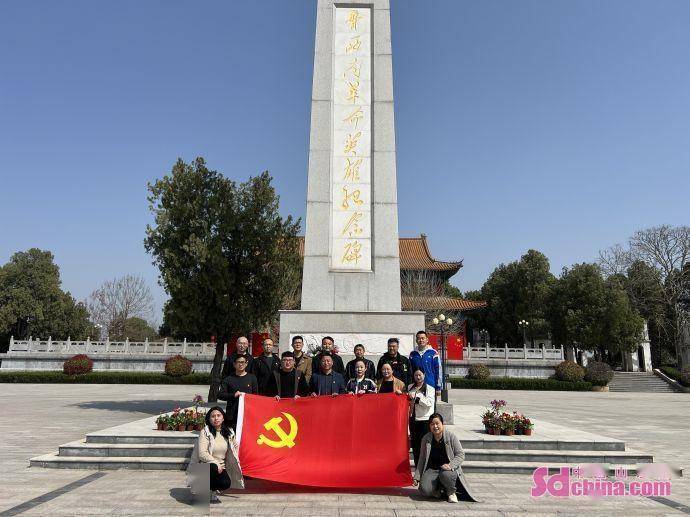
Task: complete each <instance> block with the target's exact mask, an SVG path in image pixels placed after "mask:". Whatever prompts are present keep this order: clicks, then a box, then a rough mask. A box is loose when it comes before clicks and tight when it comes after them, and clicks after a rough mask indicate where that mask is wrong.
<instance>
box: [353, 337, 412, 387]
mask: <svg viewBox="0 0 690 517" xmlns="http://www.w3.org/2000/svg"><path fill="white" fill-rule="evenodd" d="M364 352H365V350H364V345H362V344H359V345H355V358H354V359H353V360H352V361H350V362H348V363H347V366H346V367H345V382H347V381H349V380H350V379H354V378H355V377H357V373H356V372H355V362H356V361H358V360H360V359H361V360H362V361H364V366H365V367H366V371H365V372H364V377H365V378H367V379H371V380H372V381H373V380H374V379H375V378H376V367H375V366H374V362H373V361H371V360H369V359H367V358H366V357H364ZM394 375H395V374H394ZM401 380H402V379H401Z"/></svg>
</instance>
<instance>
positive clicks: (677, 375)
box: [659, 366, 690, 387]
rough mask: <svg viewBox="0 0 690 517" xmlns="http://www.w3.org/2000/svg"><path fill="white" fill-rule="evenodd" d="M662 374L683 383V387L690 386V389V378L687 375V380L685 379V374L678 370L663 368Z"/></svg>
mask: <svg viewBox="0 0 690 517" xmlns="http://www.w3.org/2000/svg"><path fill="white" fill-rule="evenodd" d="M659 370H661V371H662V372H664V373H665V374H666V375H667V376H668V377H671V379H674V380H676V381H678V382H679V383H681V384H682V385H683V386H688V387H690V379H689V378H688V376H687V374H686V378H685V379H684V378H683V373H682V372H681V371H680V370H679V369H678V368H675V367H673V366H662V367H660V368H659Z"/></svg>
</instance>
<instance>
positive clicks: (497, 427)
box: [489, 413, 501, 435]
mask: <svg viewBox="0 0 690 517" xmlns="http://www.w3.org/2000/svg"><path fill="white" fill-rule="evenodd" d="M489 434H491V435H499V434H501V416H500V415H497V414H495V413H494V415H493V416H492V417H491V420H490V421H489Z"/></svg>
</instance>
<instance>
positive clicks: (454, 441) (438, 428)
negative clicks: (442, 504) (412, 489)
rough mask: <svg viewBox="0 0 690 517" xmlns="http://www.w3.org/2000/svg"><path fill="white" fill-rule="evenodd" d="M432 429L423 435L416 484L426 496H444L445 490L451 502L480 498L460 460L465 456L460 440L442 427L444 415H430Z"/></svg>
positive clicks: (475, 500)
mask: <svg viewBox="0 0 690 517" xmlns="http://www.w3.org/2000/svg"><path fill="white" fill-rule="evenodd" d="M429 430H430V431H431V432H429V433H427V434H426V435H424V438H422V443H421V447H420V448H421V450H420V453H419V465H417V470H416V471H415V473H414V484H415V486H417V485H419V491H420V492H421V493H422V494H423V495H425V496H427V497H441V491H442V490H443V491H445V493H446V496H447V497H448V502H449V503H457V502H458V496H457V495H456V492H459V493H460V497H461V498H462V499H464V500H468V501H474V502H479V501H478V499H477V498H476V497H474V496H473V495H472V492H471V491H470V487H469V485H468V483H467V480H466V479H465V474H464V473H463V472H462V468H461V467H460V464H461V463H462V461H463V460H464V459H465V452H464V451H463V450H462V445H460V440H459V439H458V437H457V436H455V434H454V433H451V432H450V431H447V430H445V429H444V428H443V416H441V414H439V413H434V414H432V415H431V416H430V417H429Z"/></svg>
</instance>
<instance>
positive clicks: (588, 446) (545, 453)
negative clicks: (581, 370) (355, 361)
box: [30, 406, 653, 474]
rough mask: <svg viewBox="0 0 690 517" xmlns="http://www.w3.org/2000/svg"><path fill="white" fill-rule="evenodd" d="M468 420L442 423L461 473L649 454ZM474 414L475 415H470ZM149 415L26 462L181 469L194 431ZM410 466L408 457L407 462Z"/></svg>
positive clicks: (633, 460) (544, 426)
mask: <svg viewBox="0 0 690 517" xmlns="http://www.w3.org/2000/svg"><path fill="white" fill-rule="evenodd" d="M468 408H472V409H471V410H469V414H471V415H472V416H471V418H470V417H469V416H468V415H466V414H465V413H464V410H462V409H459V408H458V406H455V407H454V410H455V412H456V422H460V425H448V426H447V428H448V429H449V430H451V431H452V432H454V433H456V434H457V435H458V437H459V438H460V441H461V443H462V446H463V448H464V450H465V461H464V463H463V470H465V471H466V472H483V473H505V474H531V473H532V472H533V471H534V469H536V468H537V467H548V468H549V469H550V470H553V471H556V470H557V469H559V468H561V467H563V466H576V465H584V464H590V463H597V464H601V465H602V466H603V467H604V469H605V470H607V471H608V472H610V473H613V472H614V470H615V468H616V466H619V465H623V466H625V467H626V468H627V469H628V471H629V472H631V473H634V472H636V469H637V468H638V466H639V465H643V464H645V463H650V462H652V461H653V458H652V456H651V455H650V454H646V453H642V452H639V451H634V450H630V449H627V448H626V445H625V443H624V442H622V441H620V440H616V439H614V438H606V437H603V436H600V435H594V434H591V433H587V432H583V431H577V430H574V429H568V428H564V427H562V426H558V425H556V424H551V423H548V422H538V421H534V420H533V421H534V422H535V426H536V427H535V435H534V436H491V435H488V434H486V433H484V431H483V429H482V430H476V429H474V428H473V425H471V424H470V422H473V421H475V420H477V419H479V420H480V417H479V416H478V415H479V414H480V412H481V409H482V408H479V407H476V408H475V407H474V406H468ZM475 413H477V415H476V416H475V415H474V414H475ZM154 422H155V417H150V418H145V419H143V420H138V421H136V422H131V423H129V424H125V425H122V426H117V427H112V428H109V429H104V430H102V431H97V432H94V433H89V434H87V435H86V437H85V438H84V439H82V440H78V441H75V442H71V443H66V444H64V445H61V446H60V447H59V449H58V451H57V452H56V453H52V454H46V455H43V456H38V457H36V458H31V460H30V466H32V467H43V468H64V469H89V470H114V469H135V470H184V469H186V467H187V464H188V462H189V457H190V456H191V453H192V449H193V447H194V444H195V442H196V439H197V436H198V433H196V432H175V431H156V430H155V423H154ZM410 464H411V466H412V461H410Z"/></svg>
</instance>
